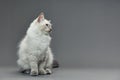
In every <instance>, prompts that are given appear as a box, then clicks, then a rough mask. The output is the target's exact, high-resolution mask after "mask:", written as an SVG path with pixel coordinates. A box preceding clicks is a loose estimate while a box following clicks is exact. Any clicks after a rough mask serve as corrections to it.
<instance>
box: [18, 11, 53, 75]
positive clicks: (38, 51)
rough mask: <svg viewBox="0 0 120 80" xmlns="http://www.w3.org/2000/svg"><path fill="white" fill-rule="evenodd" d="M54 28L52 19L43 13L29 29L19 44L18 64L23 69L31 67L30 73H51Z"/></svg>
mask: <svg viewBox="0 0 120 80" xmlns="http://www.w3.org/2000/svg"><path fill="white" fill-rule="evenodd" d="M51 29H52V27H51V23H50V21H48V20H47V19H45V18H44V14H43V13H41V14H40V15H39V16H38V18H36V19H35V20H34V21H33V22H32V23H31V25H30V27H29V28H28V30H27V33H26V35H25V37H24V38H23V40H22V41H21V43H20V45H19V50H18V57H19V59H18V61H17V63H18V65H19V66H20V68H22V69H23V70H27V69H30V70H31V71H30V75H38V74H47V73H51V72H52V71H51V69H52V63H53V54H52V51H51V48H50V42H51V37H50V35H49V32H50V30H51Z"/></svg>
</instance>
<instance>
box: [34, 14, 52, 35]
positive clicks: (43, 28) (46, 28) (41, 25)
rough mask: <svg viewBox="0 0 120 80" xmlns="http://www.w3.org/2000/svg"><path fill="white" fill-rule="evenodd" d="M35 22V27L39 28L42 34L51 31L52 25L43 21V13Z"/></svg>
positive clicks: (47, 21)
mask: <svg viewBox="0 0 120 80" xmlns="http://www.w3.org/2000/svg"><path fill="white" fill-rule="evenodd" d="M36 21H37V25H38V26H37V27H39V29H40V30H41V31H42V32H47V33H49V32H51V31H52V24H51V23H50V20H47V19H45V17H44V13H43V12H41V13H40V15H39V16H38V18H37V20H36Z"/></svg>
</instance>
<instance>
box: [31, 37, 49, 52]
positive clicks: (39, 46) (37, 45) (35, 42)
mask: <svg viewBox="0 0 120 80" xmlns="http://www.w3.org/2000/svg"><path fill="white" fill-rule="evenodd" d="M50 42H51V37H50V36H40V37H37V36H36V37H35V38H32V39H31V41H30V44H31V47H32V48H33V49H34V50H37V51H41V50H44V49H46V48H47V47H48V46H49V45H50Z"/></svg>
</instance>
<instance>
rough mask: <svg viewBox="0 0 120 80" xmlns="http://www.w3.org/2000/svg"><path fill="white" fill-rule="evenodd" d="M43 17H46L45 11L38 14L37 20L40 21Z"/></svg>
mask: <svg viewBox="0 0 120 80" xmlns="http://www.w3.org/2000/svg"><path fill="white" fill-rule="evenodd" d="M43 19H44V13H43V12H41V13H40V15H39V16H38V20H37V21H38V22H40V21H41V20H43Z"/></svg>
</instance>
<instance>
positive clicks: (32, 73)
mask: <svg viewBox="0 0 120 80" xmlns="http://www.w3.org/2000/svg"><path fill="white" fill-rule="evenodd" d="M30 75H31V76H37V75H38V71H37V70H32V71H31V73H30Z"/></svg>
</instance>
